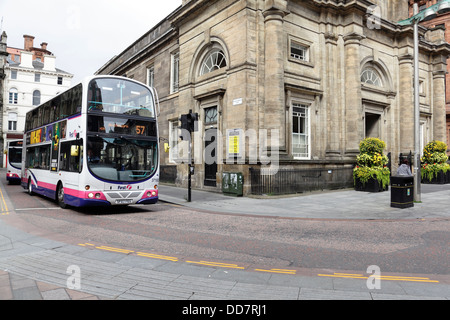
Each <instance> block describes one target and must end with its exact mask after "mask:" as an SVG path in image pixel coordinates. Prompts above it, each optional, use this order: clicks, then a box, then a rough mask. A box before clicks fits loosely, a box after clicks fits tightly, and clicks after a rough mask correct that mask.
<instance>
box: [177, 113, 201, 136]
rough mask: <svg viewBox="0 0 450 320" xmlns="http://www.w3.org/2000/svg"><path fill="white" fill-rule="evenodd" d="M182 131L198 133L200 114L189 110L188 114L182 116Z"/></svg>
mask: <svg viewBox="0 0 450 320" xmlns="http://www.w3.org/2000/svg"><path fill="white" fill-rule="evenodd" d="M180 121H181V129H184V130H187V131H189V133H192V132H196V131H198V113H193V112H192V110H189V113H188V114H182V115H181V117H180Z"/></svg>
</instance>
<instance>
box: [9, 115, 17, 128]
mask: <svg viewBox="0 0 450 320" xmlns="http://www.w3.org/2000/svg"><path fill="white" fill-rule="evenodd" d="M8 131H17V113H16V112H9V113H8Z"/></svg>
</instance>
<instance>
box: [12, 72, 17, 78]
mask: <svg viewBox="0 0 450 320" xmlns="http://www.w3.org/2000/svg"><path fill="white" fill-rule="evenodd" d="M11 79H12V80H16V79H17V70H11Z"/></svg>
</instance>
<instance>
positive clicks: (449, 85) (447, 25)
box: [409, 0, 450, 155]
mask: <svg viewBox="0 0 450 320" xmlns="http://www.w3.org/2000/svg"><path fill="white" fill-rule="evenodd" d="M438 2H439V1H438V0H419V1H417V4H418V7H419V12H420V11H422V10H426V9H427V8H429V7H431V6H432V5H435V4H437V3H438ZM413 4H414V0H409V7H410V8H409V15H410V16H413V15H414V12H413ZM421 25H423V26H424V27H426V28H428V29H441V30H442V31H443V32H444V34H445V41H447V42H449V41H450V12H447V13H444V14H440V15H438V16H437V17H436V18H434V19H431V20H429V21H426V22H423V23H421ZM448 61H449V60H447V74H446V76H445V77H446V79H445V81H446V90H445V104H446V113H447V140H446V141H447V146H448V149H449V150H448V151H447V153H448V154H449V155H450V64H449V63H448Z"/></svg>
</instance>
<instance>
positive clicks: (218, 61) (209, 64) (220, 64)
mask: <svg viewBox="0 0 450 320" xmlns="http://www.w3.org/2000/svg"><path fill="white" fill-rule="evenodd" d="M226 66H227V59H226V57H225V54H224V53H223V51H222V50H220V49H214V50H211V51H210V52H209V53H208V54H207V55H206V57H205V59H204V60H203V62H202V66H201V68H200V75H201V76H202V75H204V74H207V73H210V72H212V71H214V70H219V69H222V68H225V67H226Z"/></svg>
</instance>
